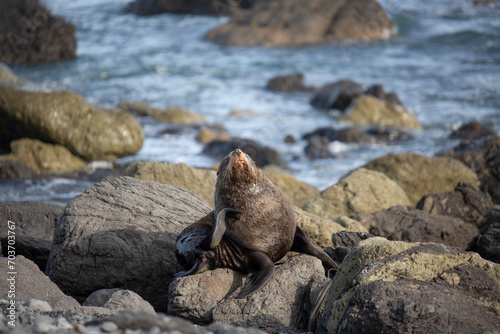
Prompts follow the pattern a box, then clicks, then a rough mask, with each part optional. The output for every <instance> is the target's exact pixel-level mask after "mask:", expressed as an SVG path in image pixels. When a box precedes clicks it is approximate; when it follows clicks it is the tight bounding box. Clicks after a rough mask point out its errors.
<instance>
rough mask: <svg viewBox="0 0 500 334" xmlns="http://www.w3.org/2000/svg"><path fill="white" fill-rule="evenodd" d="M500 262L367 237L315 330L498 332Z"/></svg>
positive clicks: (438, 247)
mask: <svg viewBox="0 0 500 334" xmlns="http://www.w3.org/2000/svg"><path fill="white" fill-rule="evenodd" d="M499 284H500V265H498V264H495V263H492V262H489V261H487V260H484V259H482V258H481V257H480V256H479V255H478V254H477V253H473V252H471V253H468V252H463V251H460V250H458V249H456V248H454V247H450V246H444V245H439V244H419V243H406V242H399V241H388V240H386V239H383V238H369V239H367V240H364V241H361V242H360V243H359V244H358V245H357V246H356V247H355V248H354V249H353V250H352V251H351V252H350V253H349V255H347V257H346V258H345V260H344V262H343V263H342V264H341V266H340V268H339V271H338V272H337V274H336V275H335V277H334V279H333V284H332V286H331V287H330V289H329V291H328V293H327V296H326V301H325V306H324V308H323V311H322V314H321V316H320V317H319V320H318V326H317V328H316V331H315V333H339V332H341V333H406V332H409V331H411V332H422V333H444V332H451V333H478V334H479V333H488V332H490V333H494V332H495V331H497V330H498V324H499V320H498V319H499V317H500V286H499Z"/></svg>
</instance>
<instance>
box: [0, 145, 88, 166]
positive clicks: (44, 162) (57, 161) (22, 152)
mask: <svg viewBox="0 0 500 334" xmlns="http://www.w3.org/2000/svg"><path fill="white" fill-rule="evenodd" d="M10 147H11V150H12V153H10V154H2V155H0V160H7V161H11V162H13V163H17V164H23V165H25V166H26V167H28V168H30V169H31V170H34V171H39V172H40V173H42V174H54V173H67V172H75V171H81V170H83V168H85V165H86V163H85V161H83V160H82V159H80V158H78V157H76V156H74V155H73V154H71V152H70V151H69V150H68V149H67V148H66V147H64V146H61V145H57V144H47V143H44V142H42V141H40V140H38V139H30V138H22V139H18V140H14V141H12V142H11V143H10Z"/></svg>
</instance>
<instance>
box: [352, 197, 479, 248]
mask: <svg viewBox="0 0 500 334" xmlns="http://www.w3.org/2000/svg"><path fill="white" fill-rule="evenodd" d="M352 218H353V219H354V220H357V221H359V222H360V223H361V224H363V225H365V226H366V227H367V228H368V229H369V231H370V233H371V234H373V235H376V236H381V237H385V238H387V239H389V240H401V241H408V242H436V243H442V244H445V245H450V246H455V247H458V248H460V249H462V250H466V249H468V248H469V247H470V246H471V243H472V241H473V240H474V238H475V237H476V236H478V235H479V230H478V229H477V227H476V226H474V225H473V224H470V223H466V222H464V221H463V220H461V219H459V218H455V217H450V216H441V215H433V214H431V213H428V212H426V211H421V210H417V209H411V208H410V209H404V208H403V207H402V206H400V205H398V206H394V207H391V208H389V209H383V210H379V211H376V212H374V213H371V214H364V213H360V214H357V215H354V216H353V217H352Z"/></svg>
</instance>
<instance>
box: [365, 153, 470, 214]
mask: <svg viewBox="0 0 500 334" xmlns="http://www.w3.org/2000/svg"><path fill="white" fill-rule="evenodd" d="M363 167H364V168H366V169H370V170H376V171H379V172H382V173H384V174H385V175H387V176H388V177H390V178H391V179H392V180H394V181H396V182H397V183H398V184H399V186H400V187H401V188H403V190H404V191H405V193H406V195H407V196H408V198H409V199H410V204H411V205H412V206H415V205H416V204H417V203H418V201H419V200H420V199H421V198H422V197H423V196H424V195H427V194H432V193H442V192H446V191H452V190H453V189H455V187H456V186H457V184H458V183H459V182H467V183H472V184H475V185H477V184H478V180H477V175H476V173H474V172H473V171H472V170H470V169H469V168H467V167H466V166H465V165H464V164H463V163H461V162H460V161H457V160H455V159H450V158H431V157H427V156H424V155H419V154H416V153H401V154H387V155H385V156H383V157H380V158H378V159H375V160H372V161H370V162H368V163H367V164H366V165H364V166H363Z"/></svg>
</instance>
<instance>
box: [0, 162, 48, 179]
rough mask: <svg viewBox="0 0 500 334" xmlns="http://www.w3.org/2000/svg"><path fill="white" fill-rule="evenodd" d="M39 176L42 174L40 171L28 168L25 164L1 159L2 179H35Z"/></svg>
mask: <svg viewBox="0 0 500 334" xmlns="http://www.w3.org/2000/svg"><path fill="white" fill-rule="evenodd" d="M38 176H40V173H39V172H37V171H34V170H32V169H31V168H28V167H27V166H26V165H25V164H20V163H15V162H12V161H8V160H0V180H8V179H33V178H36V177H38Z"/></svg>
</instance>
